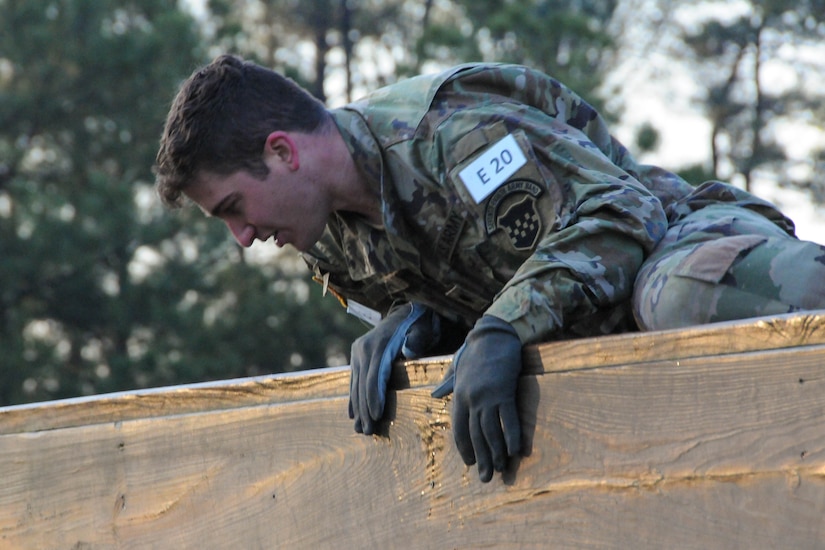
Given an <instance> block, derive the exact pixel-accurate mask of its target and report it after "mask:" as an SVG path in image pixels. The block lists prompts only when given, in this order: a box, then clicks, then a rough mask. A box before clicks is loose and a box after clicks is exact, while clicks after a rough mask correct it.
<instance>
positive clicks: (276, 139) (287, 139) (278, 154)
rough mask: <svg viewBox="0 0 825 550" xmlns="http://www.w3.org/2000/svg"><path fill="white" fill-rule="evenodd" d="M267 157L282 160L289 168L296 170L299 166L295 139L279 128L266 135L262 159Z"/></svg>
mask: <svg viewBox="0 0 825 550" xmlns="http://www.w3.org/2000/svg"><path fill="white" fill-rule="evenodd" d="M268 159H273V160H276V161H277V162H283V163H285V164H286V165H287V167H288V168H289V169H290V170H297V169H298V168H299V167H300V166H301V163H300V160H299V158H298V147H297V145H296V144H295V140H294V139H292V136H291V135H290V134H289V133H288V132H283V131H280V130H279V131H277V132H272V133H271V134H269V135H268V136H266V142H265V143H264V161H266V160H268Z"/></svg>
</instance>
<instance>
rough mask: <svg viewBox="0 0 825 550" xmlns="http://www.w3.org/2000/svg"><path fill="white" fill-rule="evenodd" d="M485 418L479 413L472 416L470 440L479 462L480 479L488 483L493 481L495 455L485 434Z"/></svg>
mask: <svg viewBox="0 0 825 550" xmlns="http://www.w3.org/2000/svg"><path fill="white" fill-rule="evenodd" d="M483 416H484V414H483V413H478V412H476V413H475V414H472V415H470V440H471V441H472V444H473V449H474V451H475V456H476V461H477V462H478V477H479V479H480V480H481V481H482V482H483V483H487V482H488V481H490V480H491V479H493V455H492V452H491V449H490V447H489V445H488V444H487V438H486V437H485V434H484V427H483V423H484V420H483V418H482V417H483ZM465 462H466V461H465Z"/></svg>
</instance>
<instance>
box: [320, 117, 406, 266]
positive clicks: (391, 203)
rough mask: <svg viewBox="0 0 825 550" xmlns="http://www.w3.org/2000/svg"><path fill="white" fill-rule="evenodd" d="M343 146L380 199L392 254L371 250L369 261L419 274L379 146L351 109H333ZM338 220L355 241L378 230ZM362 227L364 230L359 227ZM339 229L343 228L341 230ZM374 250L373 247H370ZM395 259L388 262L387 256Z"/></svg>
mask: <svg viewBox="0 0 825 550" xmlns="http://www.w3.org/2000/svg"><path fill="white" fill-rule="evenodd" d="M330 114H331V115H332V117H333V120H334V121H335V123H336V125H337V126H338V130H339V131H340V132H341V136H342V137H343V139H344V143H345V144H346V146H347V148H348V149H349V152H350V154H351V155H352V159H353V161H354V162H355V165H356V166H357V167H358V170H359V172H360V173H361V175H362V176H363V177H364V179H365V180H366V182H367V185H368V186H369V187H370V189H372V190H375V191H377V192H378V194H379V195H380V197H381V218H382V221H383V224H384V228H383V232H384V233H385V234H386V238H387V240H388V241H389V245H390V248H391V250H392V252H393V254H391V255H390V254H387V252H389V251H383V252H384V253H381V252H382V251H380V250H377V249H376V250H374V251H373V254H371V255H370V260H374V259H375V257H376V253H377V256H378V258H379V263H380V264H382V265H381V266H376V267H377V269H378V270H381V271H383V270H387V271H397V270H399V269H413V270H414V271H415V272H416V273H420V255H419V249H418V248H417V247H416V245H415V242H416V241H415V240H414V239H413V235H412V234H411V232H410V231H409V229H408V227H407V225H406V223H405V222H404V220H403V219H402V218H401V217H400V213H401V211H402V210H401V209H400V208H398V207H397V205H398V202H399V199H398V197H397V195H396V192H395V188H394V186H393V185H392V180H391V178H392V176H391V175H390V174H389V172H388V171H387V170H386V167H385V166H384V155H383V151H382V150H381V147H380V146H379V145H378V142H377V141H376V139H375V136H374V135H373V134H372V132H371V131H370V128H369V126H367V123H366V122H365V121H364V119H363V117H362V116H361V115H360V114H359V113H358V112H357V111H354V110H351V109H347V108H346V107H344V108H341V109H335V110H332V111H330ZM338 218H339V220H341V221H342V222H344V225H346V226H347V229H346V230H348V231H349V232H351V233H352V232H355V233H356V234H357V237H358V238H359V240H362V241H363V240H364V239H365V238H366V237H367V235H366V233H368V232H369V231H368V230H367V228H369V230H371V232H375V231H380V230H377V229H375V228H371V227H370V226H369V225H368V224H367V223H366V222H365V221H362V220H359V223H357V224H354V223H353V220H352V219H351V218H350V217H349V216H342V215H340V214H339V215H338ZM361 226H364V227H361ZM342 229H343V228H342ZM370 237H371V238H369V239H368V241H369V242H372V243H374V242H375V235H374V233H373V234H372V235H370ZM373 248H375V247H373ZM391 256H394V257H395V259H394V260H391V259H390V257H391ZM399 260H400V262H399Z"/></svg>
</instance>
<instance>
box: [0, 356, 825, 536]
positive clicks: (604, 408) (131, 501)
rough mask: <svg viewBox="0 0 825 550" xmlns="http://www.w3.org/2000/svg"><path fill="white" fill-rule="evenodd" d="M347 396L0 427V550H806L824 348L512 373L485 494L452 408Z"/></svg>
mask: <svg viewBox="0 0 825 550" xmlns="http://www.w3.org/2000/svg"><path fill="white" fill-rule="evenodd" d="M429 390H430V388H429V387H427V386H424V387H412V388H409V389H406V390H401V391H398V392H392V393H391V394H390V401H389V405H388V407H389V416H388V419H387V421H386V423H385V424H384V426H383V435H382V436H380V437H379V436H375V437H364V436H360V435H357V434H355V433H353V432H352V424H351V421H350V420H349V419H348V418H347V417H346V413H345V411H346V401H347V400H346V396H338V397H317V398H314V399H301V400H291V401H289V402H285V403H281V404H260V405H255V406H247V407H233V408H227V409H223V410H215V411H206V412H199V413H192V414H177V415H173V416H161V417H149V418H143V419H140V418H136V419H132V420H126V421H119V422H108V423H98V424H93V425H88V426H77V427H69V428H60V429H53V430H48V431H40V432H35V433H12V434H7V435H3V436H0V471H2V472H3V476H0V547H3V548H5V547H8V548H91V549H102V548H106V549H108V548H141V549H144V548H350V547H351V548H479V547H492V548H530V547H533V548H546V547H549V546H552V547H559V548H687V549H691V548H697V549H699V548H702V549H706V548H726V549H728V548H743V549H744V548H748V549H750V548H821V547H823V545H825V522H823V521H822V518H823V517H825V345H806V346H802V347H798V348H791V349H779V350H768V351H751V352H739V353H725V354H717V355H710V356H703V357H693V358H686V359H678V360H664V361H650V362H644V363H640V364H625V365H614V366H604V367H596V368H584V369H573V370H566V371H561V372H552V371H550V372H547V373H545V374H541V375H530V376H525V377H523V378H522V380H521V386H520V390H519V391H520V408H521V417H522V419H523V424H524V435H525V439H526V441H527V450H528V451H529V454H528V456H526V457H524V458H522V459H519V460H516V461H514V462H513V464H512V465H511V468H510V469H509V470H508V471H507V472H504V473H503V474H501V475H497V476H496V477H495V478H494V479H493V481H492V482H491V483H489V484H482V483H480V482H479V481H478V480H477V477H476V472H475V470H474V469H472V468H467V467H465V466H464V464H463V463H462V462H461V460H460V458H459V456H458V453H457V452H456V451H455V450H454V448H453V444H452V441H451V437H452V435H451V430H450V417H449V400H436V399H432V398H431V397H430V396H429Z"/></svg>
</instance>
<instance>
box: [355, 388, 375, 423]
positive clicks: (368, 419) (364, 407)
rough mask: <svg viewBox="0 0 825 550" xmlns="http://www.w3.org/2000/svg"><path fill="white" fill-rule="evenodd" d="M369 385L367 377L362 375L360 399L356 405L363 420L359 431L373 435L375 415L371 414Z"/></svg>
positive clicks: (359, 416) (359, 417)
mask: <svg viewBox="0 0 825 550" xmlns="http://www.w3.org/2000/svg"><path fill="white" fill-rule="evenodd" d="M367 385H368V380H367V377H366V376H363V375H362V376H360V377H359V388H358V394H359V399H358V401H357V402H356V403H355V406H356V409H357V412H356V415H357V417H358V419H359V420H360V422H361V431H360V432H359V433H363V434H364V435H372V434H373V432H374V422H373V417H372V416H371V415H370V405H369V398H370V392H369V389H368V387H367Z"/></svg>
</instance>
